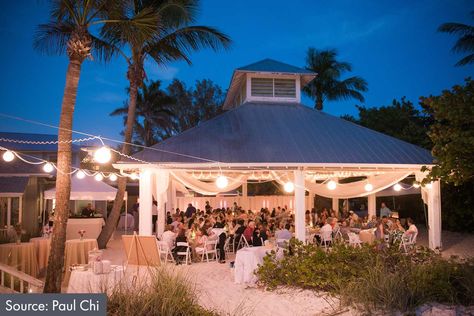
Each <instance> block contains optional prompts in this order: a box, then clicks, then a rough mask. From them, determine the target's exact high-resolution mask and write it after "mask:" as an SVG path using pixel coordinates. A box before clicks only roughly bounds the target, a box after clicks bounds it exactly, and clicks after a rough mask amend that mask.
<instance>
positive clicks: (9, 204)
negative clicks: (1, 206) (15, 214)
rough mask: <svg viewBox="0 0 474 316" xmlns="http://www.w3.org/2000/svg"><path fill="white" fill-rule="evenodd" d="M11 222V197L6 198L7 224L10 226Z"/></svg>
mask: <svg viewBox="0 0 474 316" xmlns="http://www.w3.org/2000/svg"><path fill="white" fill-rule="evenodd" d="M11 224H12V198H11V197H9V198H7V225H8V226H9V227H10V226H11Z"/></svg>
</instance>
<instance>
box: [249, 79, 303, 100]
mask: <svg viewBox="0 0 474 316" xmlns="http://www.w3.org/2000/svg"><path fill="white" fill-rule="evenodd" d="M251 88H252V91H251V92H252V96H253V97H270V98H273V97H274V98H296V83H295V80H294V79H273V78H252V86H251Z"/></svg>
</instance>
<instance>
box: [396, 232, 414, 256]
mask: <svg viewBox="0 0 474 316" xmlns="http://www.w3.org/2000/svg"><path fill="white" fill-rule="evenodd" d="M417 236H418V233H415V234H409V235H405V234H403V236H402V239H401V241H400V246H399V247H398V249H402V248H403V251H404V252H405V253H408V250H410V249H412V248H413V247H414V246H415V245H416V237H417Z"/></svg>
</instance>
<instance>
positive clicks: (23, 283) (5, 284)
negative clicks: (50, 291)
mask: <svg viewBox="0 0 474 316" xmlns="http://www.w3.org/2000/svg"><path fill="white" fill-rule="evenodd" d="M43 286H44V283H43V281H41V280H38V279H36V278H34V277H32V276H31V275H29V274H26V273H24V272H21V271H18V270H17V269H15V268H13V267H11V266H8V265H6V264H3V263H0V292H4V293H5V292H10V293H41V292H42V291H43Z"/></svg>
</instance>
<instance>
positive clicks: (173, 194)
mask: <svg viewBox="0 0 474 316" xmlns="http://www.w3.org/2000/svg"><path fill="white" fill-rule="evenodd" d="M177 207H178V202H177V198H176V185H175V183H174V181H173V180H171V209H175V210H176V208H177Z"/></svg>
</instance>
